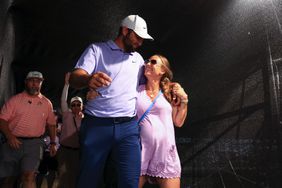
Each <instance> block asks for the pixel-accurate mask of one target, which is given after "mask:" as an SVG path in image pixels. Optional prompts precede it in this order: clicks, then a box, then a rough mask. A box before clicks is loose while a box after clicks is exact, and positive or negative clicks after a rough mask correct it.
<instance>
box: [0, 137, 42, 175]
mask: <svg viewBox="0 0 282 188" xmlns="http://www.w3.org/2000/svg"><path fill="white" fill-rule="evenodd" d="M19 140H20V141H21V142H22V144H21V146H20V148H19V149H17V150H16V149H12V148H11V147H10V146H9V145H8V144H7V143H4V144H0V177H1V178H2V177H11V176H18V175H20V174H21V173H23V172H30V171H37V169H38V166H39V163H40V160H41V159H42V156H43V146H44V142H43V140H42V139H41V138H34V139H20V138H19Z"/></svg>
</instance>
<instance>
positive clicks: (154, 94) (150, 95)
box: [146, 89, 159, 99]
mask: <svg viewBox="0 0 282 188" xmlns="http://www.w3.org/2000/svg"><path fill="white" fill-rule="evenodd" d="M158 92H159V90H158V89H157V90H146V93H147V95H148V96H149V97H150V98H151V99H153V98H154V97H155V96H156V95H157V94H158Z"/></svg>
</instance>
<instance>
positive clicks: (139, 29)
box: [121, 15, 154, 40]
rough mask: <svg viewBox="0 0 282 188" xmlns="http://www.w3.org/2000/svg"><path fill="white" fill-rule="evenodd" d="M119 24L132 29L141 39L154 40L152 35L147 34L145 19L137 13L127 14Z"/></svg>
mask: <svg viewBox="0 0 282 188" xmlns="http://www.w3.org/2000/svg"><path fill="white" fill-rule="evenodd" d="M121 26H123V27H127V28H128V29H132V30H133V31H134V32H135V33H136V34H137V35H138V36H139V37H141V38H143V39H150V40H154V39H153V37H151V36H150V35H149V34H148V31H147V24H146V22H145V20H144V19H143V18H141V17H140V16H138V15H129V16H127V17H126V18H124V19H123V20H122V22H121Z"/></svg>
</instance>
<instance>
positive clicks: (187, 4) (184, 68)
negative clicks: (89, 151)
mask: <svg viewBox="0 0 282 188" xmlns="http://www.w3.org/2000/svg"><path fill="white" fill-rule="evenodd" d="M128 14H139V15H140V16H142V17H143V18H145V20H146V21H147V24H148V28H149V33H150V34H151V35H152V36H153V37H154V38H155V41H154V42H148V41H146V42H145V43H144V45H143V47H142V48H141V49H140V53H141V54H142V55H143V56H144V58H147V57H149V56H150V55H151V54H154V53H161V54H164V55H165V56H167V57H168V59H169V60H170V61H171V64H172V67H173V71H174V74H175V80H177V81H179V82H180V83H181V84H182V85H183V86H184V88H185V90H186V91H187V92H188V93H189V100H190V101H189V115H188V118H187V120H186V122H185V125H184V127H183V128H181V129H176V139H177V140H176V141H177V146H178V150H179V154H180V157H181V161H182V168H183V169H182V187H183V188H188V187H189V188H200V187H201V188H202V187H209V188H210V187H216V188H219V187H224V188H225V187H228V188H230V187H232V188H233V187H234V188H238V187H247V188H251V187H254V188H259V187H271V188H274V187H275V188H276V187H277V188H278V187H281V186H282V185H281V184H282V183H281V159H282V153H281V123H280V122H281V113H280V110H281V106H280V105H281V101H280V98H281V93H280V87H281V84H280V78H281V74H282V73H281V71H282V70H281V68H282V67H281V63H282V59H281V54H282V50H281V47H282V27H281V23H282V21H281V20H282V1H281V0H212V1H211V0H175V1H170V0H154V1H153V0H151V1H149V0H143V1H137V0H95V1H91V0H80V1H71V0H49V1H46V0H14V1H13V0H2V1H0V84H1V85H0V104H1V105H2V104H3V103H4V102H5V101H6V100H7V98H9V97H10V96H11V95H13V94H15V93H18V92H20V91H22V90H23V80H24V77H25V75H26V73H27V72H28V71H30V70H39V71H41V72H42V73H43V74H44V77H45V81H44V85H43V88H42V92H43V94H45V95H46V96H47V97H49V98H50V99H51V100H52V102H53V104H54V107H55V108H59V99H60V95H61V90H62V87H63V84H64V74H65V73H66V72H67V71H70V70H71V69H72V68H73V66H74V65H75V63H76V60H77V59H78V57H79V55H80V54H81V52H82V51H83V49H84V48H85V47H86V46H87V45H88V44H90V43H91V42H95V41H102V40H107V39H111V38H114V37H115V36H116V34H117V30H118V27H119V23H120V20H121V19H122V18H123V17H125V16H127V15H128ZM74 94H79V95H82V94H83V92H80V91H76V90H73V89H72V90H71V92H70V95H74ZM148 187H149V186H148Z"/></svg>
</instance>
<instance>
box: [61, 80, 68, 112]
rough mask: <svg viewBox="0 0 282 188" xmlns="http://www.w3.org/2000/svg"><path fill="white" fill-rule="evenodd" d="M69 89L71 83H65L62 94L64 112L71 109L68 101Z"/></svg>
mask: <svg viewBox="0 0 282 188" xmlns="http://www.w3.org/2000/svg"><path fill="white" fill-rule="evenodd" d="M68 90H69V84H65V85H64V88H63V91H62V96H61V109H62V112H66V111H68V110H69V108H68V102H67V99H68Z"/></svg>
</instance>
